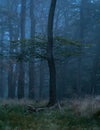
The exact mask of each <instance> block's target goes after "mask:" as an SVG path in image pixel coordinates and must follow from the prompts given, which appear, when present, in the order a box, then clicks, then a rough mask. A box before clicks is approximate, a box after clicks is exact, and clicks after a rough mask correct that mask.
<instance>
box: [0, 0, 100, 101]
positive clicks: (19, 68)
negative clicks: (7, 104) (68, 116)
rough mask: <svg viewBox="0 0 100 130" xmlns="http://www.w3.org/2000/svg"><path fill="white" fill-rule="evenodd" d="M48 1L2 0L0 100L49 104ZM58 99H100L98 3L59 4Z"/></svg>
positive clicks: (76, 0)
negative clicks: (29, 100)
mask: <svg viewBox="0 0 100 130" xmlns="http://www.w3.org/2000/svg"><path fill="white" fill-rule="evenodd" d="M49 7H50V0H22V1H21V0H3V1H2V0H0V98H4V99H5V98H7V99H16V98H18V99H22V98H27V99H33V100H35V101H39V100H49V97H50V93H49V90H50V87H49V84H50V83H49V80H50V70H49V67H48V62H47V52H46V50H47V49H46V48H47V44H48V31H47V28H48V14H49ZM53 36H54V37H53V55H54V61H55V67H56V99H57V100H64V99H66V98H78V97H85V96H96V95H100V52H99V50H100V0H58V1H57V5H56V9H55V16H54V23H53Z"/></svg>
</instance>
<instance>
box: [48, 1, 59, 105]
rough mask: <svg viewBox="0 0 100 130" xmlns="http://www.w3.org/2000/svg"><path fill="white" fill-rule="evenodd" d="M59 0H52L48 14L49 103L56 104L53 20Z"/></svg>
mask: <svg viewBox="0 0 100 130" xmlns="http://www.w3.org/2000/svg"><path fill="white" fill-rule="evenodd" d="M56 2H57V0H52V1H51V6H50V10H49V16H48V44H47V61H48V67H49V74H50V77H49V78H50V79H49V97H50V98H49V103H48V105H54V104H55V103H56V68H55V61H54V55H53V22H54V13H55V8H56Z"/></svg>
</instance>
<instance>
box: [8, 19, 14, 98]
mask: <svg viewBox="0 0 100 130" xmlns="http://www.w3.org/2000/svg"><path fill="white" fill-rule="evenodd" d="M11 23H12V21H11V18H10V17H9V18H8V24H9V37H10V48H9V53H12V52H13V50H12V43H11V41H12V40H13V28H12V25H11ZM13 80H14V77H13V61H12V58H11V57H9V70H8V98H15V85H14V84H13Z"/></svg>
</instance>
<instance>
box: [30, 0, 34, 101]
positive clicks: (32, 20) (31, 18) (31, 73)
mask: <svg viewBox="0 0 100 130" xmlns="http://www.w3.org/2000/svg"><path fill="white" fill-rule="evenodd" d="M30 20H31V28H30V29H31V30H30V31H31V32H30V35H31V42H34V36H35V16H34V0H30ZM33 51H34V50H33ZM34 74H35V72H34V60H33V58H32V59H31V60H30V62H29V98H30V99H33V98H34V95H35V91H34V85H35V84H34Z"/></svg>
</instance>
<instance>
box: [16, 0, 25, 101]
mask: <svg viewBox="0 0 100 130" xmlns="http://www.w3.org/2000/svg"><path fill="white" fill-rule="evenodd" d="M20 17H21V23H20V31H21V34H20V35H21V38H20V39H21V40H23V39H25V19H26V0H21V15H20ZM23 46H24V45H23V43H21V51H23ZM24 80H25V72H24V62H23V61H20V63H19V77H18V98H19V99H21V98H23V97H24V85H25V81H24Z"/></svg>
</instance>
